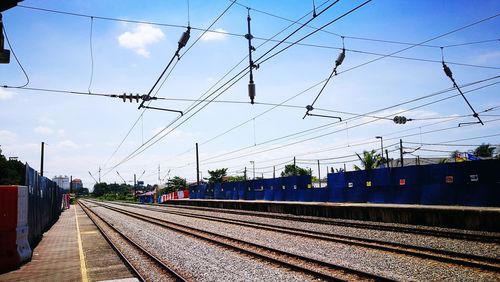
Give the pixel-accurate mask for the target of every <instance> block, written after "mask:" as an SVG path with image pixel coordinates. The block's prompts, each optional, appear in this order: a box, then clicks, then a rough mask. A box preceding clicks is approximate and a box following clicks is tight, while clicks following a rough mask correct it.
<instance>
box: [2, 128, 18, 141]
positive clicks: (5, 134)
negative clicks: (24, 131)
mask: <svg viewBox="0 0 500 282" xmlns="http://www.w3.org/2000/svg"><path fill="white" fill-rule="evenodd" d="M16 138H17V135H16V134H15V133H14V132H12V131H8V130H0V142H1V143H2V144H8V143H13V142H15V140H16Z"/></svg>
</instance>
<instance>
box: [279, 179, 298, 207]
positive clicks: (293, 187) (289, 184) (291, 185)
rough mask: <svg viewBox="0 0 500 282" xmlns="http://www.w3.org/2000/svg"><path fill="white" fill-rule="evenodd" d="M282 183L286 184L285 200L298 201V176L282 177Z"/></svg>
mask: <svg viewBox="0 0 500 282" xmlns="http://www.w3.org/2000/svg"><path fill="white" fill-rule="evenodd" d="M282 183H283V185H284V186H285V190H284V193H285V197H284V200H285V201H298V199H299V197H298V191H297V190H298V183H297V176H287V177H282Z"/></svg>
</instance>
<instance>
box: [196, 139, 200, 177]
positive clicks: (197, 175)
mask: <svg viewBox="0 0 500 282" xmlns="http://www.w3.org/2000/svg"><path fill="white" fill-rule="evenodd" d="M196 185H198V186H199V185H200V160H199V158H198V143H196Z"/></svg>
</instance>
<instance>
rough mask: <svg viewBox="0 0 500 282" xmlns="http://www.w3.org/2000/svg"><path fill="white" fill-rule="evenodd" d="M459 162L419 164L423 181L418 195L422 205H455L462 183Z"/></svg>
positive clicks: (462, 178)
mask: <svg viewBox="0 0 500 282" xmlns="http://www.w3.org/2000/svg"><path fill="white" fill-rule="evenodd" d="M459 164H460V163H450V164H434V165H425V166H420V167H419V169H420V172H421V173H420V178H421V180H422V182H423V184H422V186H421V189H422V193H421V195H420V204H422V205H455V204H457V194H458V190H459V186H460V183H462V184H463V182H464V177H463V171H461V170H459V169H458V168H459V166H457V165H459Z"/></svg>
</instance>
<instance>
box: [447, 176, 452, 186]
mask: <svg viewBox="0 0 500 282" xmlns="http://www.w3.org/2000/svg"><path fill="white" fill-rule="evenodd" d="M446 183H447V184H452V183H453V175H448V176H446Z"/></svg>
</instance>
